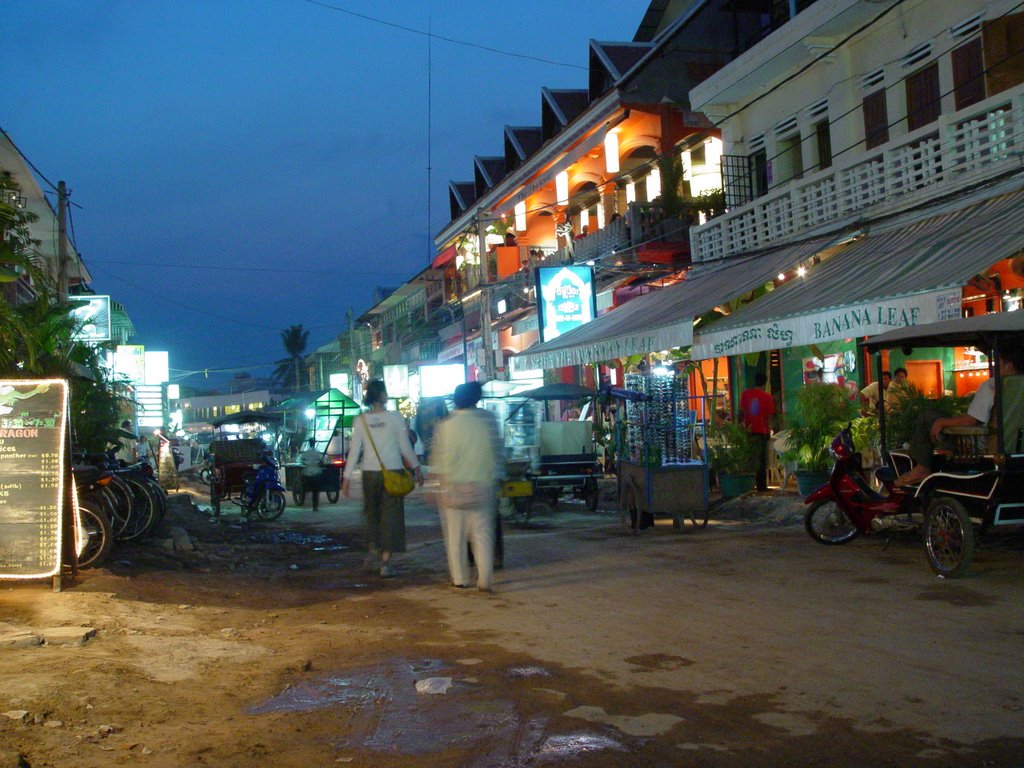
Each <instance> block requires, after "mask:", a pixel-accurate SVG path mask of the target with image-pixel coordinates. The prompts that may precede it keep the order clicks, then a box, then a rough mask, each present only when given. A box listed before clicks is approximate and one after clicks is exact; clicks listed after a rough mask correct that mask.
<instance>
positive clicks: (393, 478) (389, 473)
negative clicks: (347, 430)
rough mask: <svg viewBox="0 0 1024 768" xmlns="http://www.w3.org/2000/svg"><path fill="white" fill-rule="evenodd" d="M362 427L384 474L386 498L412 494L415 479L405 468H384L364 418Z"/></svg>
mask: <svg viewBox="0 0 1024 768" xmlns="http://www.w3.org/2000/svg"><path fill="white" fill-rule="evenodd" d="M363 426H364V427H365V428H366V437H367V439H368V440H369V441H370V445H371V446H372V447H373V453H374V455H375V456H376V457H377V463H378V464H380V470H381V472H383V473H384V493H386V494H387V495H388V496H399V497H401V496H408V495H409V494H410V493H412V490H413V488H415V487H416V478H415V477H413V475H412V472H410V471H409V470H408V469H406V468H405V467H402V468H401V469H388V468H387V467H385V466H384V462H383V461H381V460H380V453H378V452H377V444H376V443H375V442H373V435H372V434H371V433H370V425H369V424H367V423H366V417H365V416H364V417H363Z"/></svg>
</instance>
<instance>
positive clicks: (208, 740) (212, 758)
mask: <svg viewBox="0 0 1024 768" xmlns="http://www.w3.org/2000/svg"><path fill="white" fill-rule="evenodd" d="M801 511H802V508H801V505H800V504H799V501H798V500H796V499H794V498H792V497H777V496H774V497H763V498H760V499H748V500H746V501H744V502H731V503H730V504H729V505H726V506H723V507H720V508H718V509H716V511H715V513H714V514H713V516H712V522H711V524H710V525H709V527H708V528H707V529H706V530H705V531H701V532H697V533H684V534H679V533H675V532H673V531H672V529H671V527H670V526H666V525H658V526H656V527H655V529H653V530H650V531H645V532H643V533H641V534H640V535H628V534H626V533H625V532H624V531H623V530H622V529H621V527H620V526H619V522H618V516H617V513H615V512H614V510H611V509H606V510H603V511H599V512H598V513H596V514H590V513H587V512H586V511H585V510H584V509H583V508H582V505H574V504H560V505H559V508H558V510H557V511H555V512H553V513H552V512H550V511H545V510H542V511H541V512H540V513H539V514H538V515H537V516H536V517H535V518H533V519H532V520H531V521H529V523H528V524H525V525H520V524H511V525H508V526H507V527H506V564H507V565H506V568H505V569H504V570H502V571H500V572H498V574H497V580H496V592H495V594H493V595H488V594H483V593H479V592H477V591H476V590H458V589H455V588H452V587H449V586H447V584H446V574H445V566H444V560H443V550H442V548H441V546H440V544H439V542H438V531H437V519H436V514H435V513H434V512H432V510H431V509H430V508H429V506H427V505H426V504H424V503H423V502H422V500H420V499H417V498H416V497H415V496H414V497H412V498H411V499H410V503H409V512H408V531H409V542H410V547H409V549H410V551H409V552H408V553H407V554H405V555H404V556H403V557H402V558H401V559H400V560H399V561H398V567H399V576H398V578H397V579H388V580H383V579H381V578H380V577H379V576H378V575H376V574H374V573H367V572H365V571H364V569H363V556H364V554H365V549H364V544H363V539H362V532H361V526H360V524H359V513H358V504H357V503H356V502H347V503H342V504H339V505H335V506H332V507H327V508H326V509H321V511H320V512H319V513H315V514H314V513H313V512H312V511H311V510H309V509H308V507H307V508H306V509H304V510H295V509H289V510H288V511H287V512H286V514H285V516H284V518H282V519H281V520H279V521H277V522H275V523H272V524H264V525H259V524H247V523H245V522H244V521H242V520H241V519H239V518H232V517H231V516H230V515H225V517H224V519H222V520H221V521H220V522H214V521H212V520H211V519H210V518H209V517H208V516H207V515H205V514H203V512H202V511H201V510H199V509H197V508H193V507H192V506H191V505H190V504H188V503H186V501H185V500H184V499H182V500H179V502H177V503H176V505H175V507H174V512H173V513H172V515H171V516H170V519H169V520H168V521H167V525H168V527H167V528H165V529H164V531H163V533H162V534H161V536H159V537H157V539H155V540H153V541H151V542H147V543H145V544H142V545H137V546H131V547H122V548H121V549H119V550H118V551H117V552H116V553H115V555H114V557H113V559H112V560H111V561H110V563H108V566H109V567H107V568H104V569H100V570H97V571H93V572H89V573H85V574H83V576H82V579H81V581H80V582H79V583H78V584H77V585H76V586H75V587H74V588H72V589H69V590H67V591H65V592H63V593H60V594H53V593H52V592H50V591H49V590H48V589H47V588H46V586H45V585H39V584H34V585H17V586H13V587H5V588H3V589H0V622H7V623H8V624H9V625H10V626H19V627H24V628H27V631H29V632H30V633H33V632H34V633H36V634H39V635H40V636H43V635H46V634H47V632H48V631H50V630H51V629H52V628H55V627H63V628H65V629H67V628H68V627H69V626H82V627H87V628H95V629H96V630H97V632H96V635H95V636H94V637H92V638H91V639H88V640H87V641H86V642H85V643H84V644H82V645H74V644H72V645H62V644H56V643H53V644H44V645H31V646H15V645H9V646H6V647H4V646H2V645H0V680H3V684H2V685H0V766H3V765H4V759H5V757H9V756H10V752H8V753H7V755H5V753H4V750H9V751H13V752H16V753H19V754H21V755H22V756H23V757H24V759H25V760H26V761H27V762H28V763H29V764H30V765H32V766H34V767H35V768H39V766H66V765H75V766H78V767H79V768H88V767H89V766H108V765H127V764H134V763H139V764H145V765H149V766H185V765H188V766H193V765H196V766H200V765H210V766H250V765H253V766H262V765H274V766H309V765H330V764H350V765H361V766H375V767H376V766H469V767H471V768H485V767H488V766H562V765H564V766H587V767H588V768H589V766H677V765H678V766H779V765H786V766H788V765H795V766H800V765H808V766H810V765H815V766H816V765H864V766H947V765H948V766H954V765H956V766H964V765H977V766H994V767H998V766H1019V765H1024V759H1022V758H1021V755H1024V739H1022V737H1021V734H1022V733H1024V694H1022V693H1021V691H1022V690H1024V665H1022V664H1021V663H1020V653H1021V649H1022V647H1024V646H1022V642H1024V611H1022V606H1024V589H1022V588H1024V559H1022V549H1024V546H1022V544H1021V541H1020V538H1019V537H1015V536H1014V535H1010V536H1002V537H999V538H993V539H992V541H993V542H994V543H992V544H986V545H985V546H983V547H982V548H981V549H980V550H979V553H978V555H977V556H976V564H975V567H974V569H973V570H972V576H971V577H970V578H969V579H966V580H962V581H957V582H942V581H938V580H936V579H935V578H934V577H933V576H931V574H930V572H929V571H928V570H927V566H926V565H925V562H924V558H923V556H922V555H921V553H920V544H919V543H918V542H916V541H913V540H911V539H906V538H901V539H896V540H893V541H892V542H890V543H889V544H888V546H883V542H881V541H880V540H878V539H866V540H858V541H856V542H854V543H852V544H850V545H847V546H845V547H823V546H820V545H816V544H815V543H814V542H811V541H810V539H809V538H808V537H807V536H806V534H805V533H804V532H803V530H802V524H801V518H800V513H801ZM172 527H177V528H179V529H181V530H183V531H184V532H185V533H186V534H187V537H186V539H184V540H183V539H182V536H181V533H180V532H178V533H177V535H176V536H175V535H172V534H173V533H174V532H173V531H172V530H171V528H172ZM175 542H176V543H175ZM184 542H187V543H184ZM0 635H2V632H0ZM4 713H6V716H5V714H4Z"/></svg>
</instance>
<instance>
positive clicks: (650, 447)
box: [609, 373, 709, 534]
mask: <svg viewBox="0 0 1024 768" xmlns="http://www.w3.org/2000/svg"><path fill="white" fill-rule="evenodd" d="M626 386H627V389H610V390H609V393H610V394H611V395H612V396H614V397H617V398H619V399H621V400H623V401H624V402H625V406H626V407H625V409H624V410H625V419H624V421H623V422H622V424H621V427H620V428H619V429H617V430H616V434H617V435H619V436H620V444H619V445H618V446H617V450H616V453H617V455H618V457H619V460H618V473H617V475H618V496H619V509H620V517H621V520H622V525H623V527H624V528H625V529H626V531H628V532H629V533H634V534H635V533H638V532H639V531H641V530H644V529H645V528H649V527H651V526H652V525H654V520H655V518H656V517H658V516H668V517H671V518H672V527H673V528H675V529H676V530H677V531H683V530H700V529H701V528H704V527H705V526H706V525H707V524H708V510H709V505H708V467H707V463H706V462H705V461H704V459H703V457H704V456H706V455H707V450H706V449H707V446H706V445H702V444H703V442H704V429H703V425H704V422H705V416H704V414H705V410H706V409H705V401H704V398H700V397H695V398H691V397H690V396H689V385H688V379H687V378H685V377H683V376H677V375H675V374H672V373H669V374H627V375H626ZM621 410H622V409H620V412H621ZM623 433H624V435H623ZM687 522H689V525H686V523H687Z"/></svg>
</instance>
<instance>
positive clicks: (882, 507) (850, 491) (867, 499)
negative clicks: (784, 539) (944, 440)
mask: <svg viewBox="0 0 1024 768" xmlns="http://www.w3.org/2000/svg"><path fill="white" fill-rule="evenodd" d="M831 452H832V455H833V456H834V457H835V459H836V463H835V465H834V466H833V467H832V473H831V475H829V479H828V482H827V483H825V485H823V486H821V487H820V488H818V489H817V490H815V491H814V492H813V493H811V494H810V495H809V496H808V497H807V498H806V499H805V502H806V503H807V504H810V505H811V506H810V508H809V509H808V510H807V512H806V514H805V515H804V527H805V528H806V529H807V533H809V534H810V535H811V538H812V539H814V540H815V541H819V542H821V543H822V544H845V543H847V542H848V541H852V540H853V539H854V538H856V537H857V535H858V534H861V533H864V534H867V533H878V532H880V531H888V532H896V531H913V530H917V529H919V528H920V527H921V516H920V515H919V514H918V515H913V514H912V512H913V510H914V508H915V507H916V504H915V503H914V494H913V493H912V491H913V490H914V489H909V491H905V490H903V489H902V488H898V487H896V486H895V485H893V483H894V481H895V480H896V473H895V471H893V469H892V468H891V467H882V468H880V469H879V470H877V471H876V472H875V477H876V478H877V479H878V481H879V482H880V483H881V485H882V492H881V493H880V492H879V491H876V490H875V489H874V488H872V487H871V485H870V484H869V483H868V481H867V480H866V479H865V478H864V475H863V474H862V472H861V457H860V454H859V453H857V451H856V450H855V449H854V446H853V435H852V434H851V432H850V427H849V425H848V426H846V427H844V428H843V429H842V431H840V433H839V434H838V435H836V438H835V439H834V440H833V441H832V446H831Z"/></svg>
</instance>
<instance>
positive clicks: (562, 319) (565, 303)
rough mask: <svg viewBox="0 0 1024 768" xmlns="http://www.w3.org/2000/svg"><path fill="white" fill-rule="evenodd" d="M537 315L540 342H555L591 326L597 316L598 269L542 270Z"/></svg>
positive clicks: (538, 282) (540, 270)
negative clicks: (567, 334) (567, 333)
mask: <svg viewBox="0 0 1024 768" xmlns="http://www.w3.org/2000/svg"><path fill="white" fill-rule="evenodd" d="M537 313H538V323H539V326H540V340H541V341H542V342H543V341H551V340H552V339H557V338H558V337H559V336H561V335H562V334H563V333H565V332H567V331H571V330H572V329H573V328H577V327H579V326H581V325H584V324H585V323H589V322H590V321H591V320H593V319H594V316H595V315H596V314H597V308H596V304H595V295H594V270H593V269H591V268H590V267H577V266H571V267H539V268H538V269H537Z"/></svg>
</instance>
